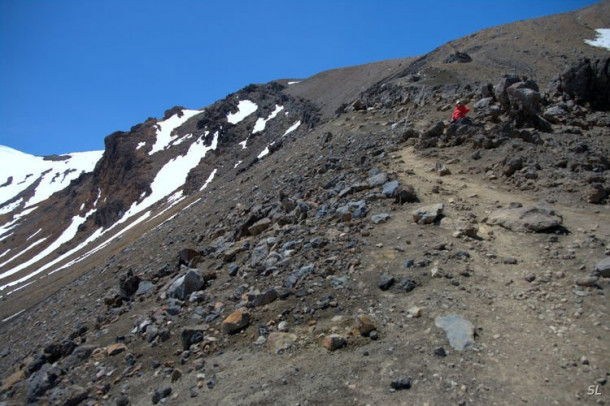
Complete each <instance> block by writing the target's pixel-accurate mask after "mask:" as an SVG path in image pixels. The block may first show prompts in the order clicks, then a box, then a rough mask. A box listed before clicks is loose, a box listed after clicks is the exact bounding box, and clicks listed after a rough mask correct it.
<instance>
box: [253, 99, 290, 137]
mask: <svg viewBox="0 0 610 406" xmlns="http://www.w3.org/2000/svg"><path fill="white" fill-rule="evenodd" d="M282 110H284V106H279V105H277V104H276V105H275V110H273V111H272V112H271V114H269V117H267V118H259V119H258V120H256V124H254V130H252V134H256V133H258V132H261V131H263V130H264V129H265V126H266V125H267V121H269V120H273V119H274V118H275V116H277V115H278V114H279V113H280V111H282Z"/></svg>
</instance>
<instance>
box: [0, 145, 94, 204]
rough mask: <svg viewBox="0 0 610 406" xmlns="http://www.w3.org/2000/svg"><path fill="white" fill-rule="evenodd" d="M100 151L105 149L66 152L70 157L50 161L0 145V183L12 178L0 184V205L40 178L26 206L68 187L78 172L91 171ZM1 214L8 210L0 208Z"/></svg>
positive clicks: (77, 175) (78, 174)
mask: <svg viewBox="0 0 610 406" xmlns="http://www.w3.org/2000/svg"><path fill="white" fill-rule="evenodd" d="M103 153H104V151H89V152H76V153H72V154H65V156H68V157H69V158H68V159H66V160H62V161H49V160H44V159H43V158H42V157H39V156H34V155H29V154H25V153H23V152H20V151H17V150H15V149H12V148H9V147H5V146H0V174H2V175H1V176H2V179H0V184H4V183H5V182H7V181H8V179H9V177H12V182H11V184H10V185H5V186H3V187H0V204H2V203H5V202H7V201H8V200H10V199H12V198H13V197H15V196H17V195H18V194H19V193H21V192H23V191H24V190H25V189H27V188H28V187H30V186H31V185H32V184H33V183H34V182H36V181H37V180H38V179H41V178H42V179H41V181H40V184H39V185H38V187H37V188H36V193H35V194H34V196H32V197H31V198H30V199H29V200H28V201H27V202H25V207H28V206H33V205H35V204H37V203H40V202H41V201H43V200H46V199H48V198H49V197H50V196H51V195H52V194H53V193H55V192H58V191H60V190H62V189H64V188H65V187H67V186H68V185H69V184H70V182H71V181H72V180H74V179H76V178H78V177H79V176H80V175H81V173H83V172H85V173H86V172H91V171H93V169H94V168H95V165H96V164H97V162H98V161H99V160H100V158H101V157H102V154H103ZM14 208H15V207H13V209H14ZM2 213H8V211H6V210H2V211H1V212H0V214H2Z"/></svg>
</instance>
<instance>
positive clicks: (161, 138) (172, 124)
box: [148, 110, 201, 155]
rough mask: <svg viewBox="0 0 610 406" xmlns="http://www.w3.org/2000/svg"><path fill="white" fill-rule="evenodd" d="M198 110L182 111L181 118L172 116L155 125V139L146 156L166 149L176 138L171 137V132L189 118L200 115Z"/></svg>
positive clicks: (175, 115)
mask: <svg viewBox="0 0 610 406" xmlns="http://www.w3.org/2000/svg"><path fill="white" fill-rule="evenodd" d="M200 113H201V111H200V110H182V116H181V117H178V114H174V115H173V116H171V117H170V118H168V119H167V120H165V121H161V122H159V123H157V139H156V141H155V144H154V145H153V147H152V149H151V150H150V152H149V153H148V155H153V154H155V153H157V152H159V151H163V150H164V149H165V148H167V147H168V146H169V145H170V144H171V142H172V141H173V140H174V139H175V138H176V137H175V136H174V137H172V131H174V130H175V129H176V128H178V127H180V126H181V125H182V124H184V123H185V122H186V121H187V120H188V119H189V118H191V117H193V116H196V115H197V114H200Z"/></svg>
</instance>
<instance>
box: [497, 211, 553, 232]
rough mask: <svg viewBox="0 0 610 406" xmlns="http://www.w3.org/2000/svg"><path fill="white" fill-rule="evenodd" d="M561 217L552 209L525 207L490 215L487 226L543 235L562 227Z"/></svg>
mask: <svg viewBox="0 0 610 406" xmlns="http://www.w3.org/2000/svg"><path fill="white" fill-rule="evenodd" d="M562 223H563V219H562V217H561V215H559V214H558V213H557V212H555V211H554V210H552V209H548V208H544V207H537V206H524V207H515V208H509V209H503V210H497V211H495V212H493V213H491V214H490V215H489V217H488V218H487V224H489V225H499V226H502V227H504V228H506V229H509V230H511V231H518V232H525V233H541V232H546V231H550V230H552V229H554V228H557V227H559V226H561V224H562Z"/></svg>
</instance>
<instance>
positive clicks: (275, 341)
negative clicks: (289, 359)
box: [267, 332, 298, 354]
mask: <svg viewBox="0 0 610 406" xmlns="http://www.w3.org/2000/svg"><path fill="white" fill-rule="evenodd" d="M297 338H298V337H297V336H296V334H292V333H278V332H273V333H271V334H269V336H268V337H267V346H268V348H269V351H271V352H272V353H274V354H278V353H280V352H282V351H285V350H287V349H288V348H290V347H292V345H293V344H294V343H295V342H296V341H297Z"/></svg>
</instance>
